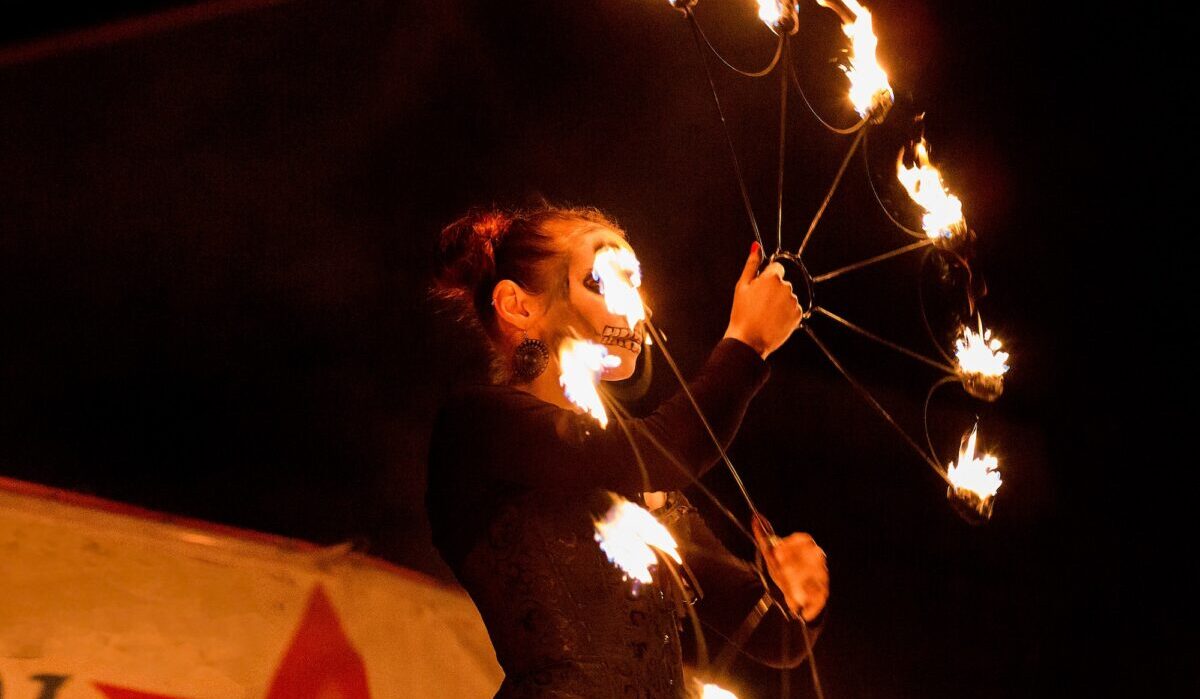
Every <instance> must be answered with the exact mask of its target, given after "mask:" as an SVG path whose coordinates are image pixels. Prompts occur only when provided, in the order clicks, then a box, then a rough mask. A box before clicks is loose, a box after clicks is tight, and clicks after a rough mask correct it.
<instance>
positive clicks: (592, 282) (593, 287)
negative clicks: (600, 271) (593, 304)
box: [583, 272, 600, 294]
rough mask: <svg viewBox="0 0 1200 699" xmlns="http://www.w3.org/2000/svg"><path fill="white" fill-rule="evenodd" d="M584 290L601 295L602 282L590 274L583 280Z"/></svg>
mask: <svg viewBox="0 0 1200 699" xmlns="http://www.w3.org/2000/svg"><path fill="white" fill-rule="evenodd" d="M583 288H585V289H587V290H588V291H591V292H593V293H597V294H598V293H600V281H599V280H598V279H596V278H595V277H593V276H592V275H591V273H590V272H589V273H588V274H587V276H585V277H584V278H583Z"/></svg>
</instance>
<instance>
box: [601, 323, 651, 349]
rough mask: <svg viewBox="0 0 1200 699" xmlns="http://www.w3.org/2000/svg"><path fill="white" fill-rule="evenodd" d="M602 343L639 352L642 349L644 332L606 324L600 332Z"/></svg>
mask: <svg viewBox="0 0 1200 699" xmlns="http://www.w3.org/2000/svg"><path fill="white" fill-rule="evenodd" d="M600 344H602V345H609V346H611V347H622V348H624V349H627V350H629V351H630V352H633V353H634V354H637V353H638V352H641V351H642V333H641V332H639V331H637V330H630V329H629V328H618V327H615V326H612V325H606V326H604V330H603V332H601V334H600Z"/></svg>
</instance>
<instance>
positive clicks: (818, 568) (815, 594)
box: [753, 519, 829, 621]
mask: <svg viewBox="0 0 1200 699" xmlns="http://www.w3.org/2000/svg"><path fill="white" fill-rule="evenodd" d="M753 526H754V538H755V540H756V541H757V542H758V548H759V550H761V551H762V555H763V558H764V559H765V560H766V562H767V572H768V573H770V574H771V580H773V581H775V584H776V585H778V586H779V589H780V590H781V591H782V592H783V596H784V599H785V600H786V601H787V605H788V607H789V608H791V610H792V611H793V612H794V613H796V614H798V615H801V616H803V617H804V620H805V621H812V620H813V619H816V618H817V615H818V614H820V613H821V610H823V609H824V608H825V602H827V601H828V600H829V568H828V567H826V565H825V552H824V551H822V550H821V547H820V546H817V542H815V541H813V538H812V537H811V536H809V535H808V534H799V533H797V534H792V535H790V536H787V537H784V538H782V539H781V538H779V537H777V536H775V535H774V534H773V533H771V525H770V524H767V523H766V520H762V519H755V520H754V522H753Z"/></svg>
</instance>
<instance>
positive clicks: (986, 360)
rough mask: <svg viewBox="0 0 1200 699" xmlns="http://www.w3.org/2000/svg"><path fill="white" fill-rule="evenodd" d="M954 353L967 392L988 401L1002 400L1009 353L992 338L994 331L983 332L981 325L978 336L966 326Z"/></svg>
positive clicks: (956, 343) (961, 331)
mask: <svg viewBox="0 0 1200 699" xmlns="http://www.w3.org/2000/svg"><path fill="white" fill-rule="evenodd" d="M954 354H955V356H956V357H957V358H958V374H959V377H960V378H961V379H962V385H963V388H964V389H966V391H967V393H970V394H971V395H972V396H975V397H976V398H978V399H980V400H986V401H988V402H991V401H994V400H996V399H997V398H999V397H1000V394H1001V393H1002V392H1003V391H1004V373H1005V372H1006V371H1008V352H1001V351H1000V340H998V339H996V338H994V337H992V331H991V330H984V329H983V325H982V322H981V323H980V326H979V332H978V333H976V332H973V331H972V330H971V329H970V328H968V327H966V326H963V328H962V329H961V330H960V336H959V338H958V340H957V342H955V352H954Z"/></svg>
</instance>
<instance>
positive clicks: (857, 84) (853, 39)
mask: <svg viewBox="0 0 1200 699" xmlns="http://www.w3.org/2000/svg"><path fill="white" fill-rule="evenodd" d="M817 2H818V4H820V5H822V6H824V7H828V8H830V9H832V10H834V11H835V12H837V13H838V16H840V17H841V18H842V32H843V33H845V35H846V36H847V37H849V39H850V56H849V61H848V62H849V65H848V66H846V67H844V68H843V70H845V71H846V77H848V78H850V102H851V103H852V104H853V105H854V109H855V110H857V111H858V115H859V116H862V117H865V116H867V115H868V114H870V113H871V112H872V111H873V110H874V109H875V108H876V107H877V106H879V105H881V104H885V103H886V104H887V105H889V106H890V105H891V102H892V99H893V97H894V95H893V93H892V86H891V85H890V84H888V77H887V73H885V72H884V70H883V68H882V67H881V66H880V65H879V61H878V59H876V57H875V51H876V49H877V48H878V47H879V39H877V38H876V37H875V29H874V27H873V26H872V23H871V13H870V12H868V11H867V8H865V7H863V6H862V5H861V4H859V3H858V1H857V0H841V3H842V4H843V5H844V6H845V9H846V10H849V11H850V12H851V13H853V15H854V16H853V17H850V16H848V15H847V14H846V12H845V11H844V10H843V9H842V8H839V7H837V6H836V5H834V4H833V3H832V2H828V1H826V0H817Z"/></svg>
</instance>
